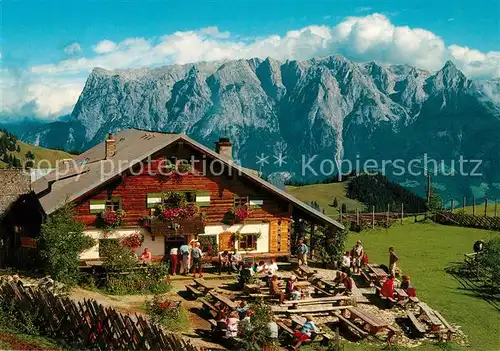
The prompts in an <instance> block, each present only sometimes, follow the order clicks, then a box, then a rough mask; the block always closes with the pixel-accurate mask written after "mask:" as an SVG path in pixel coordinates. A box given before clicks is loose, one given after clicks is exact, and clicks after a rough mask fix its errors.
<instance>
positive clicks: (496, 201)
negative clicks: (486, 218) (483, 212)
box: [495, 199, 498, 217]
mask: <svg viewBox="0 0 500 351" xmlns="http://www.w3.org/2000/svg"><path fill="white" fill-rule="evenodd" d="M497 205H498V199H495V217H496V216H497Z"/></svg>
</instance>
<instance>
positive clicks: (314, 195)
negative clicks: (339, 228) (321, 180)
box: [286, 182, 364, 217]
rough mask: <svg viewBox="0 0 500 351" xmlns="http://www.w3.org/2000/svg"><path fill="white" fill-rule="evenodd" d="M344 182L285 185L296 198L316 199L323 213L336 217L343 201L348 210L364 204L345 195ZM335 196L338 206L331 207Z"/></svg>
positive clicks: (307, 200)
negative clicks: (323, 210)
mask: <svg viewBox="0 0 500 351" xmlns="http://www.w3.org/2000/svg"><path fill="white" fill-rule="evenodd" d="M345 187H346V183H345V182H342V183H330V184H312V185H304V186H287V187H286V189H287V191H288V192H289V193H290V194H292V195H293V196H295V197H296V198H298V199H300V200H302V201H304V202H307V203H308V202H311V201H316V202H317V203H318V204H319V205H320V206H321V207H322V208H324V209H325V214H326V215H327V216H330V217H337V216H338V214H339V212H338V210H339V208H340V206H342V203H345V204H346V206H347V210H348V211H353V210H355V209H357V208H358V209H360V210H361V209H363V207H364V205H363V204H362V203H361V202H359V201H356V200H352V199H349V198H348V197H346V189H345ZM335 197H336V198H337V200H338V202H339V207H337V208H335V207H332V206H331V204H332V202H333V199H334V198H335Z"/></svg>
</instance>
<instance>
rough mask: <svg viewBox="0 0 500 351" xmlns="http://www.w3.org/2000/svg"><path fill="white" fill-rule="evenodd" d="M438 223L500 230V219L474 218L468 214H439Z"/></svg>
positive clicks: (437, 214)
mask: <svg viewBox="0 0 500 351" xmlns="http://www.w3.org/2000/svg"><path fill="white" fill-rule="evenodd" d="M435 217H436V218H435V220H436V222H437V223H440V224H446V225H456V226H461V227H470V228H479V229H490V230H500V217H485V216H474V215H471V214H466V213H452V212H447V211H441V212H437V213H436V216H435Z"/></svg>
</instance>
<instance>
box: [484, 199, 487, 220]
mask: <svg viewBox="0 0 500 351" xmlns="http://www.w3.org/2000/svg"><path fill="white" fill-rule="evenodd" d="M484 216H485V217H488V198H487V197H485V198H484Z"/></svg>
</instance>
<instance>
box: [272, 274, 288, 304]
mask: <svg viewBox="0 0 500 351" xmlns="http://www.w3.org/2000/svg"><path fill="white" fill-rule="evenodd" d="M269 292H270V293H271V296H277V297H279V299H280V305H281V304H283V301H285V293H284V292H283V291H281V289H280V286H279V283H278V276H277V275H275V276H273V278H272V279H271V286H270V288H269Z"/></svg>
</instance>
